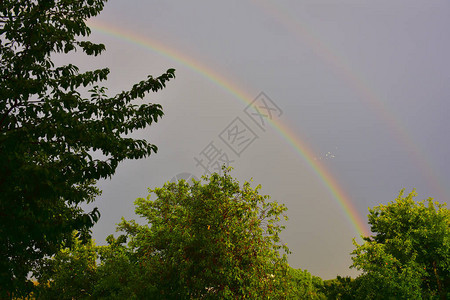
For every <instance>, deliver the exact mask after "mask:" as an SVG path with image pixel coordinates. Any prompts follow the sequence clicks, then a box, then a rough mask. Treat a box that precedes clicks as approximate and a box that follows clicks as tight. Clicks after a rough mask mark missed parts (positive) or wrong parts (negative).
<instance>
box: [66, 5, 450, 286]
mask: <svg viewBox="0 0 450 300" xmlns="http://www.w3.org/2000/svg"><path fill="white" fill-rule="evenodd" d="M271 3H276V4H271ZM449 13H450V3H449V2H448V1H392V0H389V1H387V0H386V1H361V0H358V1H356V0H355V1H347V0H342V1H336V0H323V1H312V0H311V1H277V2H268V1H242V0H240V1H223V2H220V3H218V2H216V1H196V0H193V1H177V2H175V1H143V0H141V1H138V0H132V1H131V0H129V1H119V0H111V1H109V2H108V3H107V5H106V7H105V9H104V11H103V12H102V14H101V15H100V16H99V17H98V18H97V22H99V24H103V26H106V27H107V28H109V29H114V28H115V29H114V30H116V31H118V30H119V31H121V32H122V33H123V32H129V33H130V36H131V35H133V36H134V37H135V38H136V37H139V38H140V39H141V41H144V40H146V41H147V46H145V45H142V44H138V43H135V42H132V41H130V40H129V39H127V38H124V37H120V36H119V35H117V34H116V36H114V35H111V34H107V33H105V32H103V31H101V30H96V29H94V30H93V34H92V36H91V37H92V40H94V41H98V42H102V43H104V44H105V45H106V47H107V51H106V52H105V54H103V55H102V56H101V57H98V58H94V59H93V58H88V57H85V56H82V55H78V54H77V55H76V56H75V57H74V60H75V63H76V64H78V65H79V66H80V67H81V68H82V69H91V68H96V67H109V68H110V69H111V75H110V77H109V81H108V82H107V83H106V86H107V87H108V88H109V91H110V92H111V94H113V93H114V92H119V91H121V90H123V89H128V88H129V87H130V86H131V85H132V84H134V83H136V82H138V81H140V80H143V79H145V78H146V76H147V75H149V74H152V75H154V76H158V75H160V74H161V73H162V72H164V71H165V70H166V69H169V68H175V69H176V76H177V77H176V79H174V80H173V81H172V82H170V83H169V84H168V86H167V88H166V89H165V90H164V91H162V92H159V93H156V94H151V95H150V96H149V97H148V100H149V101H151V102H154V103H160V104H162V106H163V108H164V112H165V116H164V117H163V119H162V120H160V121H159V122H158V123H156V124H154V125H153V126H151V128H149V129H146V130H144V131H140V132H138V133H136V134H135V135H134V136H138V137H145V138H148V139H149V140H150V141H151V142H153V143H154V144H156V145H157V146H158V148H159V151H158V153H157V154H156V155H153V156H151V157H149V158H148V159H145V160H138V161H127V162H124V163H122V164H121V165H120V166H119V168H118V169H117V172H116V174H115V175H114V176H113V178H112V179H111V180H107V181H102V182H100V183H99V186H100V188H101V189H103V195H102V196H101V197H99V198H98V200H97V201H96V202H95V203H94V205H95V206H98V207H99V209H100V211H101V213H102V217H101V220H100V221H99V223H98V224H97V225H96V226H95V227H94V237H95V238H96V240H97V242H98V243H99V244H102V243H104V239H105V237H106V236H107V235H108V234H110V233H113V232H114V231H115V224H116V223H118V222H119V221H120V218H121V217H122V216H124V217H125V218H127V219H130V218H134V217H135V216H134V207H133V201H134V200H135V199H136V198H137V197H145V196H147V188H148V187H151V188H153V187H157V186H162V184H163V183H164V182H166V181H169V180H170V179H171V178H172V177H174V176H175V175H177V174H179V173H183V172H187V173H191V174H194V175H195V176H197V177H200V176H201V175H202V173H203V169H202V168H201V167H200V166H196V164H197V163H196V161H195V160H194V158H198V159H200V158H201V157H202V155H203V154H202V152H203V150H205V149H206V148H207V147H208V145H209V146H211V145H214V146H215V147H217V149H220V150H221V151H222V152H221V154H226V155H227V157H228V159H230V160H233V162H232V163H231V165H232V166H233V167H234V171H233V175H234V176H235V177H237V178H238V179H239V180H240V181H242V182H243V181H244V180H248V179H250V178H253V180H254V183H255V184H261V185H262V192H263V193H264V194H269V195H270V196H271V198H272V200H276V201H278V202H281V203H284V204H286V206H287V207H288V216H289V218H290V220H289V221H288V222H287V224H286V226H287V229H286V230H285V232H284V234H283V241H284V242H286V243H287V244H288V246H289V248H290V249H291V251H292V254H291V255H290V257H289V262H290V264H291V266H293V267H295V268H302V269H308V270H309V271H310V272H311V273H313V274H314V275H318V276H321V277H323V278H324V279H327V278H333V277H335V276H336V275H337V274H339V275H353V276H354V275H355V274H357V273H355V271H354V270H349V269H348V267H349V265H350V264H351V259H350V255H349V253H350V252H351V251H352V250H353V248H354V246H353V245H352V238H353V237H356V236H357V234H356V232H355V229H354V226H353V225H352V223H351V222H350V221H349V218H348V215H347V213H346V212H345V211H344V210H343V209H342V208H341V206H340V205H339V203H338V202H337V200H336V198H335V197H334V196H333V195H332V194H331V193H330V192H329V190H327V187H326V186H325V184H324V182H323V181H322V180H321V178H319V176H318V175H317V174H316V173H315V172H314V171H313V169H312V168H311V167H310V166H309V165H308V162H307V160H306V159H305V158H304V157H303V156H301V155H300V154H299V153H298V152H297V151H296V150H295V149H294V148H293V147H292V146H291V145H290V144H289V143H288V142H287V140H286V139H285V138H284V137H283V136H282V135H280V133H279V132H278V131H277V129H276V128H274V127H270V126H269V127H265V128H264V130H262V129H261V128H260V127H258V126H257V124H256V122H253V120H251V118H250V117H249V116H248V115H247V114H245V112H244V109H245V108H246V106H247V104H245V103H244V102H243V101H241V100H240V99H238V98H237V97H236V96H235V95H234V94H233V93H230V91H229V90H227V89H226V88H224V87H223V86H221V85H220V84H218V83H216V82H214V81H213V80H211V79H210V78H208V76H206V75H205V74H202V73H201V72H199V71H198V70H195V69H193V68H192V67H191V66H189V65H188V63H187V62H195V61H196V62H198V63H201V65H202V66H203V67H206V68H208V69H209V70H210V71H211V72H214V73H215V74H216V75H218V76H220V77H221V78H223V79H225V80H226V81H227V82H228V83H229V84H230V85H232V86H233V87H234V88H235V89H238V90H240V91H241V92H243V93H245V94H246V95H249V97H250V98H249V99H250V100H252V99H254V98H255V97H257V96H258V95H259V93H260V92H264V93H265V95H267V96H268V97H269V98H270V99H271V100H272V101H273V104H275V105H276V106H277V107H278V108H279V111H278V112H277V115H276V116H275V115H274V116H273V118H274V121H275V122H276V123H278V124H284V126H287V127H289V129H290V131H291V132H292V134H293V135H294V136H295V138H296V139H298V140H300V141H301V143H303V144H304V145H307V146H308V147H309V148H310V149H311V150H312V151H313V153H314V155H313V156H314V158H315V159H317V160H319V161H320V163H322V164H323V166H324V167H325V168H326V169H327V170H328V172H330V174H332V176H333V178H334V179H335V180H336V181H337V182H338V184H339V186H340V188H342V190H343V191H345V193H346V194H347V195H348V199H349V201H350V202H351V203H352V205H353V206H354V207H355V210H356V212H357V214H358V215H359V216H361V218H363V221H364V223H367V217H366V215H367V213H368V211H367V208H368V207H373V206H375V205H378V204H379V203H387V202H389V201H393V200H394V199H395V198H396V197H397V195H398V192H399V191H400V189H402V188H405V189H406V191H407V192H409V191H410V190H411V189H412V188H416V190H417V192H418V195H419V196H418V197H417V200H421V199H423V198H427V197H434V198H435V199H436V200H438V201H440V202H446V201H447V200H448V198H449V195H450V188H449V186H450V185H449V178H450V159H449V157H448V155H449V153H450V151H449V150H450V145H449V138H448V133H449V131H450V120H449V118H448V117H447V114H448V112H449V111H450V102H449V101H448V99H447V98H448V97H449V95H450V85H449V84H448V82H449V79H450V78H449V77H450V76H449V75H450V71H449V70H450V68H449V67H450V60H449V59H448V53H450V37H449V35H448V28H449V26H450V18H448V16H449ZM152 43H153V49H152V47H151V45H152ZM156 45H159V47H161V46H162V47H164V49H171V50H170V51H173V53H178V54H176V55H179V57H178V59H176V57H174V56H173V55H172V57H170V55H167V54H168V53H165V54H166V55H164V53H160V52H157V51H155V49H156V48H157V47H156ZM171 53H172V52H171ZM173 53H172V54H173ZM176 55H175V56H176ZM180 57H182V58H183V59H184V61H183V60H180ZM61 62H62V63H64V62H68V58H64V59H63V60H61ZM236 118H239V119H237V120H236ZM233 122H234V123H233ZM236 122H238V123H236ZM242 124H244V125H242ZM233 126H235V127H234V128H237V127H236V126H238V127H239V126H241V128H242V126H246V128H247V133H248V135H247V136H246V137H245V138H242V140H241V141H243V142H242V143H241V144H240V145H238V146H236V143H235V146H236V147H237V148H236V147H235V149H234V150H235V151H236V152H233V151H232V149H231V148H230V147H229V146H228V145H227V144H226V142H227V137H226V136H227V135H226V134H227V132H228V131H226V130H231V129H232V128H233ZM221 133H222V134H221ZM252 134H253V135H252ZM255 136H257V138H255ZM248 139H250V141H252V142H251V143H250V142H244V141H246V140H248ZM211 142H212V144H210V143H211ZM228 143H231V142H230V140H228ZM231 147H233V145H231ZM203 158H204V157H203ZM310 158H311V157H310Z"/></svg>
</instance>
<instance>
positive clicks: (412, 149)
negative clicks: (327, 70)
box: [251, 0, 450, 199]
mask: <svg viewBox="0 0 450 300" xmlns="http://www.w3.org/2000/svg"><path fill="white" fill-rule="evenodd" d="M251 2H253V3H254V4H255V7H256V8H258V9H261V10H263V11H264V13H265V14H267V15H269V16H271V17H272V18H273V19H275V20H276V21H277V22H279V23H280V24H282V25H283V26H284V27H285V28H286V29H287V30H288V31H291V32H292V33H293V34H294V36H295V37H297V38H299V39H300V40H301V41H303V42H306V43H307V44H308V46H310V47H311V48H313V50H314V52H315V54H316V55H318V56H319V57H320V58H321V59H323V60H324V61H326V62H327V63H328V64H330V65H331V66H332V69H333V70H335V71H337V72H339V73H340V75H341V76H342V77H343V78H344V79H346V80H347V82H348V84H349V85H350V86H351V88H352V89H354V90H356V91H357V92H358V93H359V94H360V95H361V96H362V99H363V100H364V102H366V103H368V104H369V106H370V107H371V108H372V109H373V110H374V111H375V112H376V114H377V115H379V116H380V117H381V119H382V120H383V122H384V123H385V124H387V125H389V129H391V130H390V131H391V132H392V133H393V134H395V138H396V139H398V140H399V143H400V144H402V145H404V146H405V148H406V149H407V150H408V152H409V153H408V154H410V155H411V156H412V158H413V160H414V164H417V166H418V167H419V169H420V170H421V171H422V172H424V174H425V176H424V177H425V178H426V180H427V182H428V183H429V185H430V186H432V187H433V192H434V193H436V195H435V197H438V198H441V199H449V198H450V196H449V190H448V188H444V187H446V186H447V184H445V183H444V181H443V178H444V176H440V175H439V174H437V173H436V172H435V168H433V167H432V166H433V163H432V162H431V160H430V159H429V157H428V155H426V154H425V152H424V151H423V150H422V149H421V146H420V145H419V144H418V143H415V142H414V140H413V138H412V137H411V134H410V133H409V132H408V131H407V130H406V128H405V127H404V126H403V124H401V122H400V121H399V120H398V118H397V116H395V115H394V114H393V113H392V111H390V110H389V109H388V108H387V107H386V105H385V104H384V103H383V102H382V101H381V100H380V97H378V96H377V95H376V93H375V92H374V91H373V89H371V88H370V87H369V84H368V83H367V82H366V81H365V80H364V77H363V76H361V75H360V74H357V73H356V72H355V70H353V69H352V68H351V67H350V64H349V63H348V62H346V61H345V60H344V59H343V58H342V57H341V56H339V55H337V51H335V50H333V51H332V50H331V48H330V47H329V46H327V45H325V44H324V43H323V40H321V39H320V38H318V37H317V35H314V34H312V32H311V30H309V29H308V27H307V26H306V25H305V24H304V23H300V20H299V19H298V18H296V17H295V16H293V15H292V13H291V12H290V11H288V10H287V9H285V8H283V7H282V5H281V3H279V2H276V1H268V0H251ZM399 188H401V187H399Z"/></svg>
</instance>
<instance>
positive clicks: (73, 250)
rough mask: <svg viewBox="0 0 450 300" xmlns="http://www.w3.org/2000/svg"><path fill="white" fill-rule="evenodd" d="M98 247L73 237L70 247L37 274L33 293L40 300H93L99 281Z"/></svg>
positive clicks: (47, 260) (42, 265)
mask: <svg viewBox="0 0 450 300" xmlns="http://www.w3.org/2000/svg"><path fill="white" fill-rule="evenodd" d="M98 258H99V256H98V247H97V246H96V245H95V243H94V241H93V240H89V241H88V242H87V243H82V241H81V240H80V239H79V238H77V236H76V232H74V233H73V243H71V245H70V247H67V246H66V245H62V246H61V249H60V250H59V251H58V252H57V253H56V254H55V255H54V256H53V257H51V258H46V259H44V260H43V262H42V263H41V264H40V265H39V267H38V270H37V272H36V273H35V276H36V279H37V282H38V285H37V289H36V291H35V292H34V293H33V295H34V296H36V298H37V299H61V300H64V299H67V300H70V299H92V296H93V290H94V287H95V285H96V283H97V281H98V278H99V276H98V274H97V262H96V261H97V260H98Z"/></svg>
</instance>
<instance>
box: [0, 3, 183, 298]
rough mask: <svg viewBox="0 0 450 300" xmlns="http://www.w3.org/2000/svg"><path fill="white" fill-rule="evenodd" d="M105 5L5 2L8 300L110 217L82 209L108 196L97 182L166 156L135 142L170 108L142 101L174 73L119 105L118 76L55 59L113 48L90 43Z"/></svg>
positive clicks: (0, 127) (0, 113)
mask: <svg viewBox="0 0 450 300" xmlns="http://www.w3.org/2000/svg"><path fill="white" fill-rule="evenodd" d="M105 2H106V0H3V1H1V2H0V56H1V61H0V84H1V93H0V98H1V99H0V170H1V172H0V296H5V295H6V293H8V294H9V295H10V293H11V292H14V291H17V290H23V291H24V290H26V283H27V280H26V278H27V276H28V273H29V271H30V269H31V268H32V267H33V266H34V265H35V263H36V261H38V260H39V259H40V258H42V257H44V256H46V255H52V254H53V253H55V251H57V250H58V248H59V246H60V245H61V243H62V242H63V241H66V242H67V241H69V240H70V239H71V233H72V231H73V230H77V231H78V232H79V234H80V235H82V236H84V237H86V236H88V233H89V228H91V227H92V226H93V224H94V223H95V222H96V221H97V220H98V218H99V215H100V214H99V212H98V210H97V209H94V210H93V211H91V212H87V213H86V212H84V211H83V210H82V209H80V206H79V205H80V203H83V202H91V201H93V199H94V197H95V196H97V195H98V194H99V190H98V189H97V188H96V187H95V185H94V184H95V181H96V180H98V179H100V178H108V177H110V176H111V175H113V174H114V172H115V170H116V168H117V166H118V164H119V162H121V161H123V160H124V159H127V158H133V159H138V158H143V157H146V156H148V155H150V154H151V153H153V152H156V150H157V148H156V146H155V145H153V144H151V143H149V142H147V141H145V140H139V139H133V138H130V137H126V135H127V134H128V133H131V132H133V131H134V130H137V129H141V128H145V127H146V126H148V125H150V124H151V123H153V122H156V121H157V120H158V118H159V117H161V116H162V115H163V112H162V108H161V106H160V105H158V104H151V103H144V102H136V101H138V100H139V99H142V98H144V97H145V96H146V95H147V94H148V93H149V92H156V91H158V90H160V89H162V88H164V87H165V84H166V82H167V81H168V80H170V79H171V78H173V77H174V70H173V69H169V70H168V71H167V72H166V73H165V74H163V75H161V76H159V77H157V78H153V77H152V76H149V77H148V78H147V79H146V80H143V81H141V82H140V83H138V84H135V85H133V86H132V87H131V89H130V90H129V91H124V92H121V93H119V94H117V95H115V96H112V97H111V96H107V95H106V89H105V88H103V87H99V86H97V85H96V84H97V83H98V82H101V81H104V80H106V79H107V76H108V73H109V70H108V68H104V69H98V70H93V71H86V72H80V71H79V69H78V68H77V67H76V66H75V65H73V64H70V63H68V64H66V65H61V66H55V64H54V63H53V61H52V55H54V54H55V53H61V54H67V53H69V52H72V51H76V50H78V51H83V52H84V53H85V54H87V55H94V56H97V55H99V54H101V52H102V51H103V50H105V46H104V45H102V44H95V43H92V42H90V41H88V40H85V39H86V38H87V37H88V36H89V34H90V29H89V28H88V26H87V25H86V20H87V19H88V18H90V17H93V16H96V15H97V14H99V13H100V11H101V10H102V9H103V6H104V3H105ZM79 38H82V39H83V40H79ZM83 90H89V91H90V92H89V96H87V97H85V96H83V95H82V94H81V91H83ZM94 152H99V153H101V154H102V157H103V158H102V159H100V158H96V157H95V156H94V155H93V153H94ZM28 284H29V282H28ZM28 287H29V285H28ZM16 294H17V293H16Z"/></svg>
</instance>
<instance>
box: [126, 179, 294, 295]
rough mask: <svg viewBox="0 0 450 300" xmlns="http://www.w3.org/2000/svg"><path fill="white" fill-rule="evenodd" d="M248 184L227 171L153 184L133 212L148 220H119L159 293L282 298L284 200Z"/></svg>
mask: <svg viewBox="0 0 450 300" xmlns="http://www.w3.org/2000/svg"><path fill="white" fill-rule="evenodd" d="M259 188H260V187H259V186H258V187H257V188H256V189H252V188H251V187H250V184H249V183H248V182H246V183H244V185H243V186H242V187H240V185H239V183H238V182H237V181H235V180H233V179H232V178H231V176H230V175H229V174H228V172H225V174H224V175H223V176H219V175H218V174H213V175H212V176H211V177H209V178H207V182H206V183H205V184H201V182H195V183H194V184H193V185H189V184H187V183H186V182H185V181H180V182H179V183H177V184H176V183H167V184H165V185H164V187H162V188H157V189H154V190H150V192H151V193H154V194H155V195H156V197H157V198H156V199H155V200H153V201H152V200H150V195H149V197H147V199H143V198H140V199H137V200H136V202H135V204H136V206H137V208H136V213H137V214H138V215H139V216H141V217H143V218H145V219H146V220H147V221H148V224H147V225H140V224H138V223H136V222H135V221H125V220H123V221H122V223H121V224H120V226H119V228H120V229H122V230H123V231H125V232H126V233H127V235H128V236H129V237H130V238H131V241H130V246H131V247H132V248H133V249H134V252H136V254H137V256H138V257H139V262H140V264H141V266H142V267H143V268H144V269H145V270H147V271H148V274H147V276H148V279H147V280H148V282H151V283H153V284H154V286H155V287H156V288H157V290H158V293H159V295H158V297H159V298H162V299H191V298H194V299H197V298H201V297H203V298H212V299H219V298H224V299H231V298H233V299H234V298H249V299H263V298H267V297H275V298H277V297H279V298H283V295H284V293H285V291H286V286H287V284H288V280H287V278H288V277H287V276H288V274H287V270H288V269H287V268H288V266H287V263H286V257H285V255H283V256H280V251H285V252H288V249H287V246H286V245H283V244H281V242H280V238H279V233H280V232H281V230H282V229H283V226H281V225H280V224H278V222H279V221H280V220H281V217H282V215H283V212H284V211H285V210H286V208H285V206H284V205H280V204H278V203H277V202H269V201H268V199H269V198H268V196H261V195H259V194H258V190H259Z"/></svg>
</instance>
